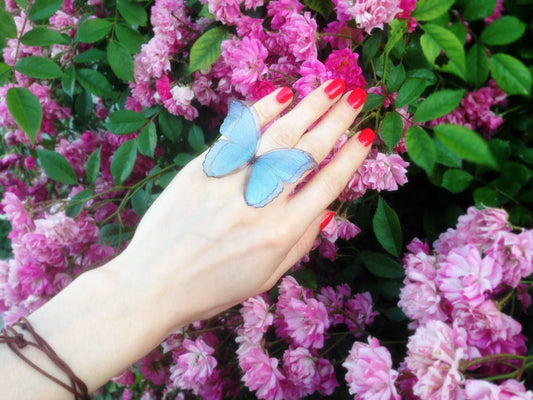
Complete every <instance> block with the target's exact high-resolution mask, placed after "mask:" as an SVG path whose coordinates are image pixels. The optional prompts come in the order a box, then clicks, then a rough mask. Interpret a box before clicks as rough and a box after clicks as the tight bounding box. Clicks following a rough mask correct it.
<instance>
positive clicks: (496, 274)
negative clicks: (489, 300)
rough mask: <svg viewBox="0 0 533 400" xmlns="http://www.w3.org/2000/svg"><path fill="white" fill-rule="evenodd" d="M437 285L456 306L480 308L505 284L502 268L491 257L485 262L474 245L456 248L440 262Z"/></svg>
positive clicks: (485, 258)
mask: <svg viewBox="0 0 533 400" xmlns="http://www.w3.org/2000/svg"><path fill="white" fill-rule="evenodd" d="M439 267H440V268H439V269H438V271H437V278H436V283H437V287H438V289H439V290H440V292H441V293H442V295H443V296H444V297H445V298H446V299H447V300H449V301H450V302H451V303H452V304H454V305H455V304H459V303H463V302H468V303H470V305H471V306H472V307H476V306H479V305H480V304H481V303H483V301H484V300H485V296H486V294H488V293H491V292H492V291H493V290H494V289H495V288H496V287H497V286H498V285H499V284H500V282H501V279H502V270H501V266H500V265H498V264H497V263H495V262H494V259H493V258H491V257H484V258H483V259H482V258H481V254H480V252H479V250H478V249H477V248H476V247H475V246H472V245H466V246H463V247H459V248H455V249H453V250H450V252H449V253H448V254H447V255H445V256H443V257H442V258H441V259H440V260H439Z"/></svg>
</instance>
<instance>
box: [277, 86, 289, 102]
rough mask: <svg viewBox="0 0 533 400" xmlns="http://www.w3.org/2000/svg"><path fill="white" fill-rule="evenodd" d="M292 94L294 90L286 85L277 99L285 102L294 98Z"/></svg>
mask: <svg viewBox="0 0 533 400" xmlns="http://www.w3.org/2000/svg"><path fill="white" fill-rule="evenodd" d="M292 95H293V94H292V90H291V89H290V88H288V87H284V88H282V89H281V90H280V91H279V92H278V93H277V94H276V100H277V101H278V103H280V104H284V103H286V102H288V101H289V100H290V99H292Z"/></svg>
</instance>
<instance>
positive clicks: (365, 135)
mask: <svg viewBox="0 0 533 400" xmlns="http://www.w3.org/2000/svg"><path fill="white" fill-rule="evenodd" d="M374 136H375V134H374V131H373V130H372V129H370V128H365V129H363V130H362V131H361V133H359V136H358V137H357V138H358V139H359V141H360V142H361V144H362V145H363V146H365V147H367V146H370V145H371V144H372V142H373V141H374Z"/></svg>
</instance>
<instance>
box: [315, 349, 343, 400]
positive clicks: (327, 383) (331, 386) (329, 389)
mask: <svg viewBox="0 0 533 400" xmlns="http://www.w3.org/2000/svg"><path fill="white" fill-rule="evenodd" d="M316 368H317V371H318V376H319V377H320V383H319V386H318V389H317V390H318V391H319V393H320V394H321V395H323V396H331V395H332V394H333V392H334V391H335V388H336V387H338V386H339V382H338V381H337V378H336V377H335V368H333V365H331V362H329V360H327V359H325V358H318V359H317V360H316Z"/></svg>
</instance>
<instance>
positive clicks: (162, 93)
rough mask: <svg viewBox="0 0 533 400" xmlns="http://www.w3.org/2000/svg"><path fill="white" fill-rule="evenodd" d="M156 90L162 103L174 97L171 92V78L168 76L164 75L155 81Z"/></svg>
mask: <svg viewBox="0 0 533 400" xmlns="http://www.w3.org/2000/svg"><path fill="white" fill-rule="evenodd" d="M155 90H156V91H157V94H158V95H159V99H160V100H161V101H165V100H168V99H170V98H171V97H172V93H171V92H170V78H169V77H168V75H163V76H162V77H161V78H158V79H156V80H155Z"/></svg>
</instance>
